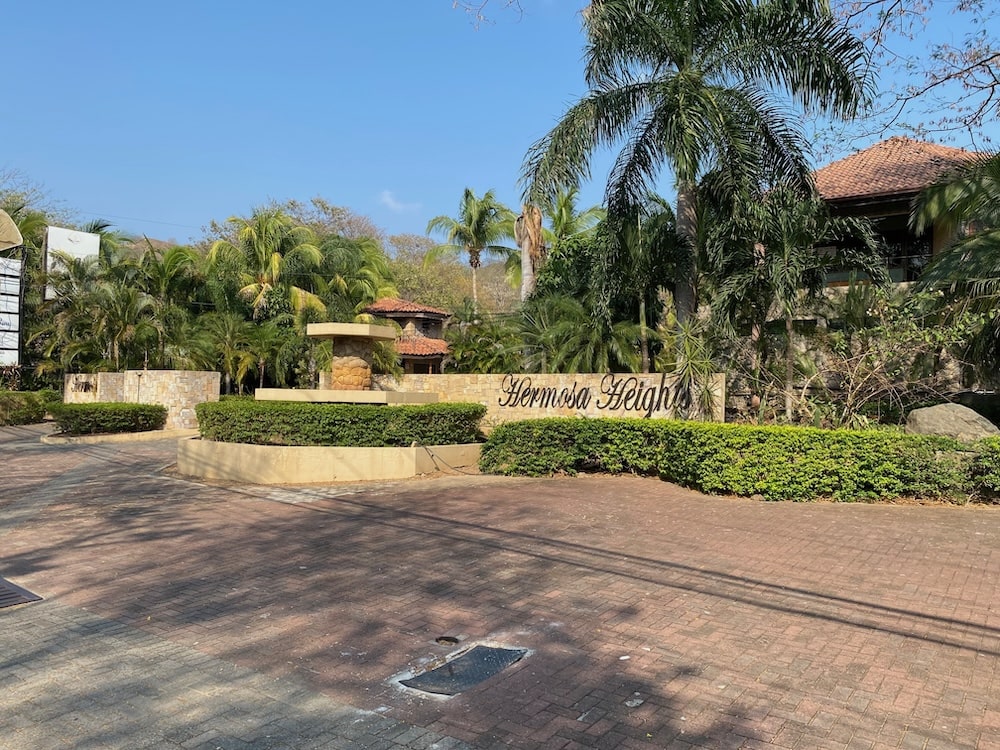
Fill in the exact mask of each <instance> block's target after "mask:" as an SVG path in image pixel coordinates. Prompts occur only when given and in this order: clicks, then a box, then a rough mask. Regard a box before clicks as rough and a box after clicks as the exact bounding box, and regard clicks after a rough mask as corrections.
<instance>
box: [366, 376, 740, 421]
mask: <svg viewBox="0 0 1000 750" xmlns="http://www.w3.org/2000/svg"><path fill="white" fill-rule="evenodd" d="M674 384H675V379H674V378H673V377H671V376H669V375H662V374H659V373H656V374H649V375H640V374H611V375H601V374H576V375H403V376H402V377H400V378H398V379H394V378H392V377H389V376H386V375H375V376H373V385H374V387H376V388H383V389H385V390H400V391H412V392H415V393H437V394H438V398H439V399H440V400H441V401H443V402H472V403H480V404H483V405H485V406H486V416H485V417H484V419H483V423H484V427H485V428H486V429H489V428H490V427H492V426H493V425H496V424H500V423H502V422H511V421H515V420H520V419H537V418H540V417H557V416H583V417H656V418H668V417H672V416H676V415H675V413H674V403H673V393H674ZM710 387H711V389H712V392H713V394H714V395H715V399H714V410H713V414H712V419H713V420H714V421H717V422H722V421H724V420H725V401H726V379H725V375H722V374H716V375H713V376H712V382H711V384H710Z"/></svg>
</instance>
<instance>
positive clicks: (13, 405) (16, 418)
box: [0, 390, 49, 427]
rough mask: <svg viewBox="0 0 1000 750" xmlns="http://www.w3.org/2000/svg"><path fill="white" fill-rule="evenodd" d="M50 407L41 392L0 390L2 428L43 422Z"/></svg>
mask: <svg viewBox="0 0 1000 750" xmlns="http://www.w3.org/2000/svg"><path fill="white" fill-rule="evenodd" d="M48 405H49V402H48V401H47V400H46V398H45V395H44V394H43V392H41V391H5V390H0V427H6V426H8V425H15V424H35V423H36V422H41V421H42V420H43V419H45V412H46V411H47V409H48Z"/></svg>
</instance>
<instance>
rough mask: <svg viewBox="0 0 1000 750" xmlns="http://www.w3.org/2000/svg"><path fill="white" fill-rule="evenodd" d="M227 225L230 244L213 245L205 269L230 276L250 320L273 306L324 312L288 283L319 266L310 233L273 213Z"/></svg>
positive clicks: (262, 212)
mask: <svg viewBox="0 0 1000 750" xmlns="http://www.w3.org/2000/svg"><path fill="white" fill-rule="evenodd" d="M227 223H228V224H229V225H230V227H231V228H232V229H233V230H234V237H235V240H232V241H231V240H228V239H221V240H217V241H216V242H214V243H213V244H212V247H211V249H210V250H209V254H208V259H209V265H210V267H212V268H215V269H216V270H217V271H223V272H226V271H229V272H233V271H235V273H236V274H237V276H238V278H239V280H240V283H241V286H240V290H239V293H240V296H242V297H243V298H244V299H246V300H248V301H249V302H250V304H251V306H252V307H253V312H254V317H257V318H259V317H262V316H263V315H264V314H265V313H270V312H272V311H270V310H269V308H271V307H272V306H274V305H275V304H278V303H279V302H280V303H287V304H288V305H289V306H290V308H291V309H292V310H293V311H295V312H299V311H301V310H302V309H304V308H312V309H315V310H317V311H320V312H325V307H324V305H323V302H322V300H320V298H319V297H317V296H316V295H315V294H313V293H312V292H310V291H307V290H306V289H303V288H302V287H300V286H297V285H296V284H295V283H294V282H293V281H292V279H296V278H298V277H300V276H305V275H307V274H308V273H309V272H310V271H312V269H314V268H315V267H316V266H318V265H319V264H320V263H321V262H322V260H323V255H322V253H321V252H320V250H319V248H318V247H316V245H315V244H314V242H315V236H314V235H313V233H312V231H310V230H309V229H307V228H306V227H303V226H299V225H297V224H295V222H293V221H292V219H291V218H289V217H288V216H287V215H286V214H285V213H283V212H282V211H281V210H279V209H277V208H264V209H257V210H255V211H254V212H253V214H252V215H251V216H250V217H249V218H243V217H240V216H232V217H230V218H229V219H228V220H227Z"/></svg>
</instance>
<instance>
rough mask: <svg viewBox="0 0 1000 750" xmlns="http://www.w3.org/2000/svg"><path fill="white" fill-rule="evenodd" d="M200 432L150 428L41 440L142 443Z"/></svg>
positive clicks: (84, 443) (47, 442) (55, 443)
mask: <svg viewBox="0 0 1000 750" xmlns="http://www.w3.org/2000/svg"><path fill="white" fill-rule="evenodd" d="M197 434H198V430H149V431H147V432H114V433H110V434H108V435H74V436H72V437H70V436H68V435H60V434H56V435H43V436H42V438H41V440H42V442H43V443H45V444H46V445H93V444H95V443H141V442H147V441H150V440H170V439H171V438H189V437H194V436H195V435H197Z"/></svg>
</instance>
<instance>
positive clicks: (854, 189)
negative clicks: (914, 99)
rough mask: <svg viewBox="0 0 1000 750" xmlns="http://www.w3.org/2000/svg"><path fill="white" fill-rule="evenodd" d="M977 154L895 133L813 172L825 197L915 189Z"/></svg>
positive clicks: (832, 197)
mask: <svg viewBox="0 0 1000 750" xmlns="http://www.w3.org/2000/svg"><path fill="white" fill-rule="evenodd" d="M977 156H978V154H976V153H975V152H974V151H966V150H965V149H961V148H953V147H951V146H940V145H938V144H936V143H925V142H923V141H915V140H913V139H911V138H905V137H902V136H895V137H893V138H890V139H889V140H887V141H882V142H881V143H876V144H875V145H874V146H871V147H869V148H866V149H864V150H862V151H858V152H857V153H854V154H851V155H850V156H848V157H846V158H844V159H841V160H839V161H835V162H833V163H832V164H828V165H827V166H825V167H823V168H821V169H818V170H816V171H815V172H814V173H813V176H814V177H815V178H816V187H817V188H818V189H819V194H820V195H821V196H822V197H823V198H824V199H826V200H844V199H847V198H865V197H876V196H884V195H895V194H905V193H916V192H919V191H920V190H922V189H923V188H925V187H927V186H928V185H929V184H930V183H932V182H934V180H936V179H938V178H939V177H940V176H941V175H943V174H944V173H945V172H947V171H948V170H949V169H952V168H953V167H956V166H958V165H960V164H962V163H964V162H967V161H969V160H970V159H975V158H976V157H977Z"/></svg>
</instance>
